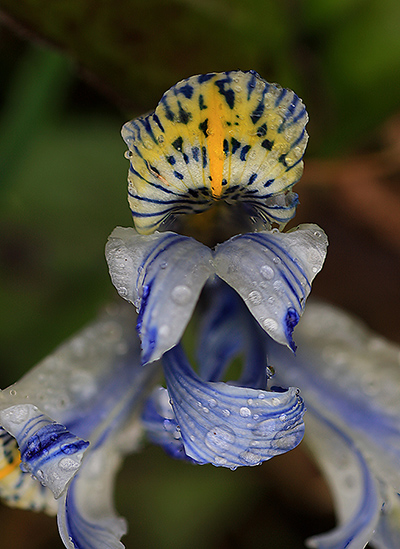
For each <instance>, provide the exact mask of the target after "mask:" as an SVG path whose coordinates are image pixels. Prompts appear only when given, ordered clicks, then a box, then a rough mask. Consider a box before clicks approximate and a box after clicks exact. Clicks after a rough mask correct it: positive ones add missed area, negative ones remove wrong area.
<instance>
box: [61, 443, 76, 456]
mask: <svg viewBox="0 0 400 549" xmlns="http://www.w3.org/2000/svg"><path fill="white" fill-rule="evenodd" d="M60 450H61V452H62V453H63V454H67V455H71V454H76V452H78V450H79V446H77V445H76V444H74V443H70V444H61V446H60Z"/></svg>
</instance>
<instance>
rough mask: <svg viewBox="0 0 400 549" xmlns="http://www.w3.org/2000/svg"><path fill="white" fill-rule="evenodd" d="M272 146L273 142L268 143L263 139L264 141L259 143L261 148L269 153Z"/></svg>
mask: <svg viewBox="0 0 400 549" xmlns="http://www.w3.org/2000/svg"><path fill="white" fill-rule="evenodd" d="M273 146H274V143H273V141H270V140H269V139H264V141H263V142H262V143H261V147H264V149H267V151H270V150H271V149H272V147H273Z"/></svg>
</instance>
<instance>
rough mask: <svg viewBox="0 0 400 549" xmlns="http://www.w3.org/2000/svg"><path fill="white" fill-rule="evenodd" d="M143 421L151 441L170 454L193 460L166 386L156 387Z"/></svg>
mask: <svg viewBox="0 0 400 549" xmlns="http://www.w3.org/2000/svg"><path fill="white" fill-rule="evenodd" d="M142 423H143V427H144V429H145V431H146V434H147V436H148V438H149V439H150V440H151V442H153V444H158V445H159V446H161V447H162V448H164V450H165V452H166V453H167V454H168V455H169V456H171V457H173V458H175V459H186V460H188V461H193V460H192V459H191V458H189V457H188V456H187V455H186V452H185V448H184V445H183V441H182V436H181V432H180V429H179V427H178V423H177V421H176V418H175V414H174V411H173V409H172V406H171V404H170V402H169V395H168V392H167V390H166V389H164V387H158V388H156V389H155V390H154V391H153V394H152V395H151V397H150V398H149V399H148V400H147V402H146V404H145V407H144V410H143V413H142Z"/></svg>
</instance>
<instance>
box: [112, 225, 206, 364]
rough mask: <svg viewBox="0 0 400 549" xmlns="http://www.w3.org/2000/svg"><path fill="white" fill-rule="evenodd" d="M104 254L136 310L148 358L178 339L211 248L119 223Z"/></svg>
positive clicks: (203, 277) (200, 284)
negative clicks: (140, 230) (143, 233)
mask: <svg viewBox="0 0 400 549" xmlns="http://www.w3.org/2000/svg"><path fill="white" fill-rule="evenodd" d="M106 255H107V261H108V264H109V269H110V274H111V279H112V281H113V284H114V285H115V287H116V288H117V290H118V292H119V294H120V295H121V296H122V297H124V298H125V299H127V300H128V301H131V302H132V303H134V305H135V306H136V307H137V309H138V310H139V317H138V323H137V328H138V332H139V335H140V338H141V342H142V349H143V352H142V360H143V362H144V363H146V362H152V361H153V360H156V359H158V358H159V357H160V356H161V355H162V354H163V353H164V352H165V351H166V350H168V349H170V348H171V347H173V346H174V345H176V343H178V341H179V340H180V338H181V336H182V334H183V331H184V329H185V327H186V325H187V323H188V321H189V319H190V317H191V315H192V313H193V310H194V308H195V305H196V302H197V299H198V297H199V295H200V292H201V290H202V288H203V286H204V284H205V282H206V280H207V278H208V277H209V276H210V274H212V273H213V272H214V268H213V266H212V265H211V251H210V250H209V248H207V247H206V246H204V245H203V244H200V243H199V242H196V241H195V240H193V239H192V238H188V237H185V236H180V235H177V234H175V233H171V232H166V233H161V234H154V235H148V236H142V235H139V234H137V232H136V231H135V230H134V229H123V228H121V227H118V228H117V229H115V230H114V231H113V233H112V234H111V236H110V238H109V241H108V244H107V247H106Z"/></svg>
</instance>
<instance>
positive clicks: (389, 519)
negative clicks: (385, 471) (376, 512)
mask: <svg viewBox="0 0 400 549" xmlns="http://www.w3.org/2000/svg"><path fill="white" fill-rule="evenodd" d="M383 497H384V500H385V503H384V505H383V507H382V512H381V514H380V518H379V522H378V526H377V528H376V530H375V532H374V534H373V536H372V540H371V545H372V546H373V547H376V548H377V549H393V548H394V547H400V494H398V493H397V492H394V491H393V490H391V489H390V488H389V487H385V489H383Z"/></svg>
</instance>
